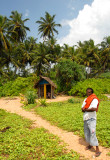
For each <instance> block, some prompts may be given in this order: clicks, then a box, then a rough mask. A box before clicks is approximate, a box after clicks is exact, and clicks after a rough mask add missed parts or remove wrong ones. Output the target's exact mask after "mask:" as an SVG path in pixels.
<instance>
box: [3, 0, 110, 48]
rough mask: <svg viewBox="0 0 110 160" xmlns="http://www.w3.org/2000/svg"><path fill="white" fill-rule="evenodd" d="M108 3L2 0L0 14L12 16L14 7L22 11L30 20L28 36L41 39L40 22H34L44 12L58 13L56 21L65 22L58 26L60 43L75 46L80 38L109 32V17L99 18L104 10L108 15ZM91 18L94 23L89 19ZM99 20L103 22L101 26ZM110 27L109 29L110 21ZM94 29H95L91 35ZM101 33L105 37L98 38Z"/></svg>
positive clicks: (84, 0) (61, 0) (79, 0)
mask: <svg viewBox="0 0 110 160" xmlns="http://www.w3.org/2000/svg"><path fill="white" fill-rule="evenodd" d="M102 1H103V2H104V3H102ZM104 4H106V5H104ZM98 6H99V7H100V8H99V9H98V8H97V7H98ZM109 6H110V5H109V0H0V14H1V15H4V16H7V17H9V16H10V14H11V11H13V10H17V11H18V12H19V13H22V14H23V18H29V19H30V20H29V21H28V22H26V24H25V25H27V26H28V27H29V28H30V30H31V31H30V32H28V33H27V34H28V36H33V37H35V38H39V36H38V24H36V23H35V22H36V21H37V20H39V19H40V17H41V16H42V17H44V16H45V11H47V12H49V13H50V14H51V15H53V14H56V18H55V21H56V23H61V24H62V28H60V29H58V31H59V35H58V36H57V39H58V41H59V43H61V44H63V43H68V44H70V45H72V44H73V43H76V42H77V41H79V40H82V41H83V40H87V39H90V38H93V39H94V40H96V42H98V41H100V40H101V39H102V37H103V36H105V35H109V33H108V32H107V29H105V28H104V27H105V25H104V23H105V21H107V20H108V19H104V17H103V16H101V17H100V14H103V13H102V9H103V10H104V14H106V15H107V17H109V15H110V12H109V10H110V7H109ZM98 18H100V19H98ZM89 19H90V20H91V21H92V22H91V21H90V22H89ZM98 20H100V21H101V22H103V24H102V23H101V24H100V25H99V22H98ZM104 20H105V21H104ZM94 23H95V24H94ZM107 28H109V25H108V24H107ZM101 29H102V30H101ZM73 31H74V32H73ZM91 31H93V32H92V34H91V33H90V32H91ZM102 32H103V34H102ZM86 33H87V34H86ZM99 33H101V35H102V37H98V36H99V35H100V34H99ZM80 38H81V39H80ZM39 40H40V38H39Z"/></svg>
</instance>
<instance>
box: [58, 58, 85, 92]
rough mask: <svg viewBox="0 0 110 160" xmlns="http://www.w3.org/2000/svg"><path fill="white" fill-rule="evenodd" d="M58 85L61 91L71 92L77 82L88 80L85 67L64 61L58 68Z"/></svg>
mask: <svg viewBox="0 0 110 160" xmlns="http://www.w3.org/2000/svg"><path fill="white" fill-rule="evenodd" d="M56 70H57V78H56V81H57V84H58V90H59V91H61V92H62V91H66V92H67V91H69V90H70V89H71V87H72V86H73V85H75V84H76V82H77V81H80V80H84V79H85V78H86V76H85V75H86V74H85V67H84V66H82V65H79V64H77V63H76V62H73V61H71V60H70V59H62V60H60V61H59V62H58V64H57V66H56Z"/></svg>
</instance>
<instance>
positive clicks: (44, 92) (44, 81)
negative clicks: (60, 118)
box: [35, 76, 57, 99]
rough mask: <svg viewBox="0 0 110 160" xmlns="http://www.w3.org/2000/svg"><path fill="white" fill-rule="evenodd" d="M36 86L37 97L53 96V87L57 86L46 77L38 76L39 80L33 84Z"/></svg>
mask: <svg viewBox="0 0 110 160" xmlns="http://www.w3.org/2000/svg"><path fill="white" fill-rule="evenodd" d="M35 88H38V98H42V97H44V98H51V99H52V98H54V89H55V88H57V86H56V85H55V84H54V83H53V82H52V81H51V80H50V78H48V77H43V76H40V80H39V81H38V82H37V83H36V84H35Z"/></svg>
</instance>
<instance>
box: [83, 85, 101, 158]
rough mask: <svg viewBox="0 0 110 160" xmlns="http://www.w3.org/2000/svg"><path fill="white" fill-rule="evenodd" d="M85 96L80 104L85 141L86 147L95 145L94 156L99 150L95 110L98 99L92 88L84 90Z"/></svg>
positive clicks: (96, 109)
mask: <svg viewBox="0 0 110 160" xmlns="http://www.w3.org/2000/svg"><path fill="white" fill-rule="evenodd" d="M86 93H87V98H86V99H85V100H84V102H83V105H82V112H84V114H83V120H84V135H85V139H86V141H87V143H88V144H89V145H88V146H87V147H86V149H91V148H92V147H93V146H96V155H95V156H96V157H98V156H99V155H100V154H101V152H100V151H99V147H98V145H99V144H98V140H97V137H96V112H97V111H98V106H99V99H98V98H97V97H96V95H95V94H94V93H93V89H92V88H87V90H86Z"/></svg>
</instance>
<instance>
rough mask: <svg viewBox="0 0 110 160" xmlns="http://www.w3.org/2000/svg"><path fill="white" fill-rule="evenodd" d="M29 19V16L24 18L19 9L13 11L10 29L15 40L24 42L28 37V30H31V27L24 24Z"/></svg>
mask: <svg viewBox="0 0 110 160" xmlns="http://www.w3.org/2000/svg"><path fill="white" fill-rule="evenodd" d="M28 20H29V19H28V18H26V19H24V20H22V14H20V13H18V12H17V11H12V12H11V16H10V20H9V28H8V30H9V31H10V34H11V36H12V37H13V39H14V41H16V42H23V40H24V39H25V37H26V31H30V29H29V28H28V27H26V26H25V25H24V23H25V22H26V21H28Z"/></svg>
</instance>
